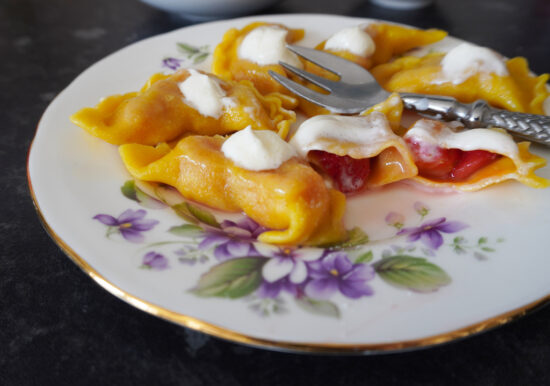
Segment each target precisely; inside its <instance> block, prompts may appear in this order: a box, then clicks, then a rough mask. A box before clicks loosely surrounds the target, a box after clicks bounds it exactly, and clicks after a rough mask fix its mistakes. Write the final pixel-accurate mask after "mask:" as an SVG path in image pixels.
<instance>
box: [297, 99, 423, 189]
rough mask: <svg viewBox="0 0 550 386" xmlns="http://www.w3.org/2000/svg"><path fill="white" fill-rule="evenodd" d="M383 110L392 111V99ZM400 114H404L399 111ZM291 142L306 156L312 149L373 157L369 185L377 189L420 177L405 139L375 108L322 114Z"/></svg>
mask: <svg viewBox="0 0 550 386" xmlns="http://www.w3.org/2000/svg"><path fill="white" fill-rule="evenodd" d="M388 101H390V102H391V103H390V102H388V103H386V104H385V105H383V106H382V105H381V106H380V109H381V110H388V111H389V110H391V109H392V108H393V107H392V103H397V109H398V110H399V102H400V99H399V97H398V96H396V98H391V99H389V100H388ZM399 115H400V114H399ZM290 143H291V144H292V145H293V146H294V147H295V148H296V149H297V150H298V153H299V154H300V155H302V156H303V157H308V158H310V161H312V162H313V163H315V162H316V161H315V159H311V157H309V153H310V152H311V151H323V152H327V153H331V154H335V155H337V156H349V157H351V158H354V159H370V160H371V166H370V169H371V170H370V174H369V176H368V179H367V180H366V186H368V187H371V188H374V187H380V186H383V185H387V184H390V183H392V182H397V181H400V180H404V179H407V178H411V177H414V176H416V174H417V173H418V169H417V167H416V165H415V164H414V160H413V158H412V154H411V152H410V151H409V149H408V147H407V145H406V144H405V141H404V140H403V139H402V138H401V137H399V136H398V135H396V134H395V133H394V132H393V131H392V128H391V127H390V123H389V121H388V119H387V118H386V116H385V115H384V114H383V113H382V112H380V111H376V110H373V111H371V112H369V113H368V114H367V113H366V114H365V115H361V116H341V115H322V116H317V117H313V118H310V119H308V120H306V121H305V122H304V123H302V125H301V126H300V127H299V128H298V130H297V131H296V134H295V135H294V136H293V137H292V139H291V141H290Z"/></svg>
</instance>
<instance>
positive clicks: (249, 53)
mask: <svg viewBox="0 0 550 386" xmlns="http://www.w3.org/2000/svg"><path fill="white" fill-rule="evenodd" d="M287 33H288V31H287V30H285V29H283V28H280V27H275V26H261V27H258V28H255V29H253V30H252V31H250V32H249V33H248V34H247V35H246V36H245V38H244V39H243V41H242V42H241V44H240V46H239V49H238V55H239V57H240V58H242V59H247V60H250V61H251V62H254V63H257V64H260V65H262V66H265V65H269V64H278V63H279V61H281V62H285V63H288V64H291V65H293V66H294V67H298V68H302V67H303V66H302V62H300V60H299V59H298V56H297V55H296V54H295V53H293V52H291V51H289V50H288V49H287V48H286V46H285V44H286V35H287Z"/></svg>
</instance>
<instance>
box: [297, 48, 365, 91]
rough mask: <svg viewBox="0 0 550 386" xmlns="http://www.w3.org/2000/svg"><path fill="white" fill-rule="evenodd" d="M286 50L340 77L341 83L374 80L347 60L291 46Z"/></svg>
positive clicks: (318, 51) (361, 68)
mask: <svg viewBox="0 0 550 386" xmlns="http://www.w3.org/2000/svg"><path fill="white" fill-rule="evenodd" d="M287 48H288V49H289V50H290V51H292V52H294V53H295V54H296V55H298V56H301V57H302V58H304V59H305V60H307V61H309V62H312V63H315V64H316V65H318V66H319V67H322V68H324V69H325V70H327V71H330V72H332V73H334V74H336V75H338V76H340V80H341V81H342V82H345V83H350V84H356V83H367V82H372V81H373V80H374V77H373V76H372V75H371V73H370V72H368V71H367V70H365V69H364V68H363V67H361V66H360V65H358V64H356V63H353V62H351V61H349V60H346V59H343V58H340V57H339V56H336V55H333V54H330V53H328V52H324V51H320V50H316V49H313V48H307V47H301V46H295V45H291V44H287Z"/></svg>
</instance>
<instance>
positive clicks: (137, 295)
mask: <svg viewBox="0 0 550 386" xmlns="http://www.w3.org/2000/svg"><path fill="white" fill-rule="evenodd" d="M254 20H265V21H268V22H278V23H283V24H285V25H287V26H289V27H293V28H304V29H305V30H306V32H307V33H306V38H305V40H304V41H303V44H304V45H308V46H314V45H315V44H316V43H318V42H319V41H321V40H323V39H325V38H326V37H327V36H329V35H330V34H331V33H333V32H336V31H337V30H339V29H341V28H344V27H347V26H352V25H357V24H360V23H364V22H367V21H368V20H366V19H355V18H347V17H339V16H327V15H280V16H255V17H253V18H241V19H235V20H227V21H219V22H213V23H207V24H201V25H196V26H191V27H186V28H183V29H180V30H177V31H173V32H170V33H167V34H164V35H161V36H157V37H153V38H150V39H146V40H143V41H141V42H138V43H135V44H133V45H131V46H129V47H126V48H124V49H122V50H120V51H118V52H116V53H114V54H112V55H110V56H108V57H107V58H105V59H103V60H101V61H100V62H98V63H96V64H95V65H93V66H92V67H90V68H89V69H88V70H86V71H85V72H84V73H82V74H81V75H80V76H79V77H77V78H76V79H75V80H74V81H73V82H72V83H71V84H70V85H69V86H68V87H67V88H66V89H65V90H64V91H63V92H61V93H60V94H59V95H58V97H57V98H56V99H55V100H54V101H53V102H52V103H51V105H50V106H49V107H48V109H47V110H46V112H45V113H44V115H43V117H42V119H41V121H40V123H39V125H38V129H37V133H36V136H35V138H34V141H33V143H32V146H31V149H30V154H29V159H28V176H29V184H30V186H31V191H32V194H33V198H34V200H35V204H36V207H37V209H38V212H39V215H40V217H41V219H42V220H43V222H44V224H45V227H46V229H47V230H48V232H49V233H50V234H51V235H52V237H53V239H54V240H55V241H56V242H57V243H58V244H59V245H60V246H61V248H62V249H63V250H64V251H65V252H66V254H67V255H68V256H69V257H71V258H72V259H73V260H74V261H75V262H76V263H77V264H78V265H79V266H80V267H81V268H82V269H83V270H84V271H85V272H86V273H87V274H89V275H90V276H91V277H92V278H93V279H94V280H95V281H97V282H98V283H99V284H100V285H101V286H102V287H104V288H105V289H107V290H108V291H109V292H111V293H113V294H114V295H116V296H118V297H120V298H122V299H123V300H125V301H127V302H128V303H130V304H132V305H133V306H135V307H137V308H139V309H141V310H143V311H146V312H149V313H151V314H154V315H156V316H159V317H161V318H164V319H167V320H170V321H172V322H175V323H179V324H181V325H184V326H186V327H190V328H192V329H196V330H199V331H202V332H205V333H208V334H212V335H214V336H217V337H221V338H225V339H229V340H232V341H236V342H240V343H245V344H250V345H255V346H262V347H267V348H273V349H281V350H295V351H308V352H333V353H376V352H388V351H398V350H405V349H413V348H419V347H425V346H430V345H435V344H439V343H443V342H447V341H451V340H454V339H457V338H461V337H465V336H469V335H471V334H474V333H477V332H480V331H483V330H486V329H489V328H492V327H495V326H497V325H500V324H502V323H505V322H507V321H509V320H511V319H513V318H515V317H517V316H520V315H523V314H524V313H525V312H526V311H528V310H530V309H533V308H534V307H536V306H538V305H542V304H544V303H546V302H548V300H550V295H549V294H550V281H549V280H548V277H550V260H549V259H548V258H547V248H548V245H547V244H546V243H547V241H548V231H549V230H550V216H546V215H545V213H548V212H549V211H550V189H543V190H537V189H531V188H527V187H525V186H523V185H521V184H519V183H515V182H507V183H504V184H500V185H498V186H494V187H491V188H488V189H486V190H483V191H481V192H476V193H463V194H443V195H442V194H433V193H429V192H423V191H419V190H414V189H412V188H411V187H408V186H406V185H395V186H390V187H387V188H385V189H381V190H377V191H371V192H368V193H366V194H363V195H361V196H357V197H354V198H351V199H349V200H348V209H347V213H346V218H345V220H346V225H347V226H348V227H349V228H350V229H351V228H353V229H354V231H353V235H354V237H353V238H352V240H351V244H352V245H351V244H350V245H349V248H347V249H341V250H336V251H334V250H332V251H329V250H323V249H318V248H317V249H316V248H301V249H288V248H286V249H281V248H277V247H273V246H269V245H262V244H260V243H258V242H257V240H256V234H257V227H258V225H257V224H255V223H253V222H252V221H250V220H249V219H247V218H244V217H243V216H240V215H232V216H228V215H224V214H222V213H215V212H213V211H212V210H210V209H208V208H204V207H200V206H199V205H197V204H193V203H188V202H183V201H181V200H180V199H179V198H178V197H177V196H174V192H173V191H171V190H169V189H167V188H162V187H157V188H154V187H152V186H150V185H143V184H142V183H139V182H138V181H134V180H132V178H131V177H130V175H129V174H128V173H127V172H126V170H125V168H124V166H123V164H122V162H121V160H120V158H119V156H118V152H117V148H116V147H115V146H112V145H110V144H108V143H105V142H103V141H101V140H99V139H97V138H94V137H91V136H90V135H88V134H87V133H85V132H84V131H83V130H81V129H80V128H78V127H76V126H74V125H73V124H72V123H71V122H70V121H69V116H70V115H71V114H73V113H74V112H76V111H77V110H79V109H80V108H82V107H84V106H93V105H95V104H96V103H97V102H98V101H99V99H100V98H101V97H104V96H107V95H111V94H116V93H123V92H127V91H129V90H137V89H139V88H140V87H141V85H142V84H143V83H145V81H146V80H147V79H148V77H149V76H150V75H151V74H153V73H155V72H160V71H165V72H170V71H174V70H175V69H176V68H178V67H182V66H194V67H198V68H203V69H208V68H209V61H210V60H211V52H212V50H213V48H214V47H215V45H216V44H217V43H218V42H219V41H220V39H221V37H222V35H223V33H224V32H225V31H226V30H227V29H229V28H231V27H238V28H241V27H243V26H245V25H246V24H248V23H250V22H252V21H254ZM457 41H458V40H456V39H452V38H447V39H446V41H445V42H444V43H443V44H441V43H440V44H439V46H440V47H443V46H447V47H448V46H452V45H453V44H456V42H457ZM428 49H429V48H428ZM534 151H535V152H536V153H538V154H539V155H542V156H544V157H546V158H547V159H548V158H550V152H549V151H548V150H547V149H543V148H539V147H536V146H535V147H534ZM538 174H539V175H541V176H543V177H546V178H550V168H548V167H545V168H543V169H541V170H539V171H538ZM291 274H292V275H293V278H294V282H292V281H290V280H289V277H290V275H291ZM266 278H270V281H267V280H266ZM273 280H275V281H273Z"/></svg>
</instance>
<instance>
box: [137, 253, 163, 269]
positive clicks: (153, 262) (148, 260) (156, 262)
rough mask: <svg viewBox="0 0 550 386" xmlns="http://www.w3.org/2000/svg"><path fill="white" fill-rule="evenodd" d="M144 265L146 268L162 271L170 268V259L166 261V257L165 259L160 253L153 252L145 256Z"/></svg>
mask: <svg viewBox="0 0 550 386" xmlns="http://www.w3.org/2000/svg"><path fill="white" fill-rule="evenodd" d="M142 264H143V267H145V268H150V269H154V270H157V271H162V270H164V269H166V268H168V259H166V257H164V255H161V254H160V253H156V252H153V251H151V252H147V253H146V254H145V256H143V262H142Z"/></svg>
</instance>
